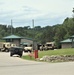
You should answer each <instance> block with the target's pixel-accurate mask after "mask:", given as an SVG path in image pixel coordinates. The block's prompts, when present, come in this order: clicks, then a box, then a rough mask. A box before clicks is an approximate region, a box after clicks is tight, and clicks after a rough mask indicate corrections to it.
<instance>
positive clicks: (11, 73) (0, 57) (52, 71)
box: [0, 52, 74, 75]
mask: <svg viewBox="0 0 74 75" xmlns="http://www.w3.org/2000/svg"><path fill="white" fill-rule="evenodd" d="M0 75H74V62H64V63H45V62H35V61H28V60H23V59H21V58H18V57H10V56H9V53H4V52H0Z"/></svg>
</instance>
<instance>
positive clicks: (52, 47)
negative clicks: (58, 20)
mask: <svg viewBox="0 0 74 75" xmlns="http://www.w3.org/2000/svg"><path fill="white" fill-rule="evenodd" d="M54 48H55V43H54V42H46V44H45V50H50V49H52V50H53V49H54Z"/></svg>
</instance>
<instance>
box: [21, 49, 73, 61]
mask: <svg viewBox="0 0 74 75" xmlns="http://www.w3.org/2000/svg"><path fill="white" fill-rule="evenodd" d="M45 55H49V56H51V55H74V48H69V49H57V50H48V51H39V52H38V57H39V58H41V57H43V56H45ZM22 58H23V59H27V60H35V58H34V57H30V56H23V57H22Z"/></svg>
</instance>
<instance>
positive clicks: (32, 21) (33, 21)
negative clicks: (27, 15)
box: [32, 19, 34, 28]
mask: <svg viewBox="0 0 74 75" xmlns="http://www.w3.org/2000/svg"><path fill="white" fill-rule="evenodd" d="M32 26H33V28H34V19H32Z"/></svg>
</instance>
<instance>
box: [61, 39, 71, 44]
mask: <svg viewBox="0 0 74 75" xmlns="http://www.w3.org/2000/svg"><path fill="white" fill-rule="evenodd" d="M71 42H72V40H71V39H66V40H63V41H61V43H71Z"/></svg>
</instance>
